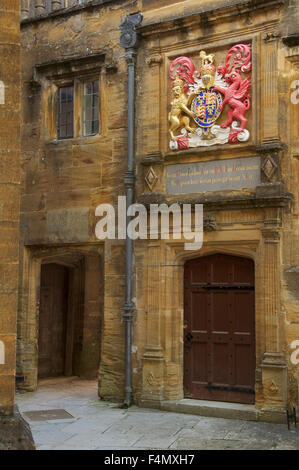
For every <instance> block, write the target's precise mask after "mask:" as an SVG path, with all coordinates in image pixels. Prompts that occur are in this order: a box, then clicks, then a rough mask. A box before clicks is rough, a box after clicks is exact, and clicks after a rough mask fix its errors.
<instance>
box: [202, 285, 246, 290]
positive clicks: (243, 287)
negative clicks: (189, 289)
mask: <svg viewBox="0 0 299 470" xmlns="http://www.w3.org/2000/svg"><path fill="white" fill-rule="evenodd" d="M202 289H205V290H254V286H213V285H209V284H206V285H204V286H202Z"/></svg>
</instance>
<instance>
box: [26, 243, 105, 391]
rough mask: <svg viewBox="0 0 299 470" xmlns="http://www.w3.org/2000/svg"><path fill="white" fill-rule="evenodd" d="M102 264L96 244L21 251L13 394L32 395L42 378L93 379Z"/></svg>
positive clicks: (98, 341)
mask: <svg viewBox="0 0 299 470" xmlns="http://www.w3.org/2000/svg"><path fill="white" fill-rule="evenodd" d="M102 260H103V258H102V245H101V244H95V245H92V244H90V246H79V245H77V246H74V247H67V248H66V247H63V246H55V247H31V248H30V249H26V250H24V260H23V278H22V285H23V289H22V296H21V299H20V305H21V309H20V314H19V319H18V321H19V335H18V354H17V373H18V377H20V378H21V379H22V380H19V382H18V386H19V388H21V389H24V390H35V389H36V388H37V380H38V378H45V377H57V376H61V375H64V376H78V377H84V378H87V379H91V378H96V377H97V375H98V368H99V363H100V352H101V337H102V325H103V295H102V292H103V286H104V282H103V264H102ZM43 320H45V321H43ZM53 340H54V342H53ZM55 341H56V343H55ZM52 356H53V358H52Z"/></svg>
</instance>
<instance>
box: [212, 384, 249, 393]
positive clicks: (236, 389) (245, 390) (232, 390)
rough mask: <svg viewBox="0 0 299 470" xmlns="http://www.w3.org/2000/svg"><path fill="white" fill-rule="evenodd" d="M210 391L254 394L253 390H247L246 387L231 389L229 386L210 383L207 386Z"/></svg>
mask: <svg viewBox="0 0 299 470" xmlns="http://www.w3.org/2000/svg"><path fill="white" fill-rule="evenodd" d="M205 388H207V389H208V390H223V391H225V392H243V393H254V389H253V388H245V387H229V386H227V385H212V383H208V385H206V386H205Z"/></svg>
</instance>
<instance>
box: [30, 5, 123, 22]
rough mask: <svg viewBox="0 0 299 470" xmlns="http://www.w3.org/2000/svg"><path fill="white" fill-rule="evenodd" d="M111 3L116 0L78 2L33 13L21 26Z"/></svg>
mask: <svg viewBox="0 0 299 470" xmlns="http://www.w3.org/2000/svg"><path fill="white" fill-rule="evenodd" d="M110 3H115V0H91V1H90V0H89V1H88V2H86V3H80V4H79V3H78V4H77V5H73V6H70V7H67V8H59V9H56V10H53V11H50V12H47V13H42V14H39V15H38V16H35V15H33V16H30V17H27V18H26V17H25V18H23V19H22V20H21V26H26V25H27V24H30V23H34V22H37V21H45V20H48V19H55V18H56V17H61V16H70V15H73V14H77V13H80V12H81V11H82V10H91V9H94V8H101V7H105V5H107V4H110ZM24 11H27V10H23V12H24Z"/></svg>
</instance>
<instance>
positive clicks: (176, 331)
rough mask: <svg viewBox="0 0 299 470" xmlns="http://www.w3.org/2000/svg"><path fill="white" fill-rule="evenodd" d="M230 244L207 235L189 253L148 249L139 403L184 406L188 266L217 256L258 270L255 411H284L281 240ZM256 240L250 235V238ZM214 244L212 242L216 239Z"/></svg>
mask: <svg viewBox="0 0 299 470" xmlns="http://www.w3.org/2000/svg"><path fill="white" fill-rule="evenodd" d="M242 237H243V239H240V240H228V239H227V237H225V234H222V235H220V234H219V237H217V238H218V240H217V239H215V238H216V237H213V236H209V235H207V237H206V238H207V239H206V241H205V242H204V244H203V247H202V248H201V250H199V251H185V250H184V243H183V242H177V241H176V242H173V241H167V242H164V243H163V242H162V243H158V242H157V243H149V244H148V249H147V259H148V268H147V299H146V300H145V301H146V302H147V340H146V345H145V349H144V353H143V371H142V391H141V397H140V400H139V402H140V403H142V404H144V405H146V406H147V405H148V406H155V407H157V406H158V402H161V401H163V400H180V399H182V398H184V392H183V367H184V366H183V357H184V354H183V322H184V303H183V299H184V295H183V290H184V289H183V286H184V263H185V261H187V260H189V259H194V258H200V257H203V256H206V255H211V254H215V253H223V254H227V255H232V256H239V257H245V258H249V259H252V260H253V261H254V265H255V286H256V288H255V342H256V373H255V397H256V399H255V406H256V408H259V409H261V408H262V409H271V410H273V409H277V410H279V411H283V410H284V409H285V404H286V364H285V360H284V356H283V353H282V328H281V307H280V294H279V291H280V289H279V282H280V281H279V272H280V236H279V232H278V231H273V230H269V229H262V230H256V231H255V234H254V238H251V239H246V234H245V233H244V234H242ZM251 237H252V232H251ZM213 238H214V239H213Z"/></svg>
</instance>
